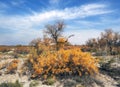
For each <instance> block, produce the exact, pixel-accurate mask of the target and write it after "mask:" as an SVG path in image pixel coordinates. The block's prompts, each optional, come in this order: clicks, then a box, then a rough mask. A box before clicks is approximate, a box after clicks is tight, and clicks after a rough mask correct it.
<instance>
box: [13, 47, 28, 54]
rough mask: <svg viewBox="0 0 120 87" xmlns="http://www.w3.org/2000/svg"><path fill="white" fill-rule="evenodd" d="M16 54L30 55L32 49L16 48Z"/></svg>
mask: <svg viewBox="0 0 120 87" xmlns="http://www.w3.org/2000/svg"><path fill="white" fill-rule="evenodd" d="M14 52H15V53H18V54H28V53H29V52H30V48H29V47H27V46H16V47H15V50H14Z"/></svg>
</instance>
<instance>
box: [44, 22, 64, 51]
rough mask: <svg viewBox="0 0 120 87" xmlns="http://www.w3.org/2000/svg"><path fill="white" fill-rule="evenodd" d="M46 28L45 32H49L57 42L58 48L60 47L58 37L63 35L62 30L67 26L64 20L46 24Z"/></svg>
mask: <svg viewBox="0 0 120 87" xmlns="http://www.w3.org/2000/svg"><path fill="white" fill-rule="evenodd" d="M45 28H46V30H45V33H46V34H48V35H49V36H50V37H51V38H52V39H53V41H54V42H55V44H56V50H58V49H59V47H58V38H59V37H61V36H62V32H63V30H64V28H65V24H64V22H63V21H57V22H56V23H55V24H53V25H49V24H48V25H46V26H45Z"/></svg>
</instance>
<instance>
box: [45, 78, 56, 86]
mask: <svg viewBox="0 0 120 87" xmlns="http://www.w3.org/2000/svg"><path fill="white" fill-rule="evenodd" d="M55 82H56V81H55V79H54V78H52V77H49V78H47V80H46V81H44V82H43V84H46V85H53V84H54V83H55Z"/></svg>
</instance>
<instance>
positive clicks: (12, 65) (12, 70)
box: [7, 60, 19, 73]
mask: <svg viewBox="0 0 120 87" xmlns="http://www.w3.org/2000/svg"><path fill="white" fill-rule="evenodd" d="M18 63H19V60H13V61H12V62H11V63H10V64H9V66H8V67H7V72H8V73H15V71H16V70H17V67H18Z"/></svg>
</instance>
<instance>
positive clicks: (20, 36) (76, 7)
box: [0, 0, 120, 45]
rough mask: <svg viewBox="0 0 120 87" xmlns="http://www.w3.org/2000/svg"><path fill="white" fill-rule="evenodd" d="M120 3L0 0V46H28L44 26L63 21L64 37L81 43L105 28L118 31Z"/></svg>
mask: <svg viewBox="0 0 120 87" xmlns="http://www.w3.org/2000/svg"><path fill="white" fill-rule="evenodd" d="M119 6H120V0H0V45H17V44H24V45H26V44H28V43H29V42H30V41H31V40H32V39H34V38H38V37H42V36H43V30H44V29H45V27H44V26H45V25H46V24H51V23H54V21H56V20H64V22H65V24H66V27H65V31H64V33H63V34H64V35H65V37H67V36H69V35H71V34H74V35H75V36H74V37H72V38H70V40H69V41H70V42H71V43H73V44H84V43H85V41H86V40H87V39H89V38H94V37H98V36H99V35H100V33H101V32H103V31H104V30H105V29H113V30H114V31H117V32H119V31H120V7H119Z"/></svg>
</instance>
